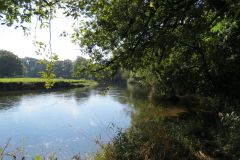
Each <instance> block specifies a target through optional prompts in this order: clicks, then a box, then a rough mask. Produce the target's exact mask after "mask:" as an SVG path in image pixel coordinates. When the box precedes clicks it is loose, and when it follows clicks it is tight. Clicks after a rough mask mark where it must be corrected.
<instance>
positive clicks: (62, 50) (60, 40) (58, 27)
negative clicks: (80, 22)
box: [0, 16, 85, 60]
mask: <svg viewBox="0 0 240 160" xmlns="http://www.w3.org/2000/svg"><path fill="white" fill-rule="evenodd" d="M72 23H73V20H72V19H70V18H65V17H63V16H58V17H57V18H54V19H53V20H52V50H53V52H54V53H57V55H58V57H59V60H64V59H70V60H75V59H76V58H77V56H84V55H83V54H81V51H80V48H79V46H77V45H74V44H73V43H72V42H71V39H70V38H69V37H60V36H59V35H60V34H61V33H62V32H63V31H66V32H68V33H71V31H72V28H71V26H72ZM29 26H30V27H29V29H30V33H31V35H28V36H24V32H23V30H22V29H15V28H14V27H7V26H4V25H0V50H1V49H3V50H8V51H11V52H13V53H14V54H16V55H17V56H19V57H20V58H23V57H33V58H39V59H41V58H43V56H39V55H37V54H36V53H35V51H36V50H37V48H36V47H35V46H34V45H33V40H34V39H35V38H34V36H35V35H36V39H37V40H40V41H43V42H45V43H48V41H49V32H48V29H39V28H37V30H35V26H36V20H33V23H31V24H29ZM35 31H36V32H35ZM35 33H36V34H35ZM84 57H85V56H84Z"/></svg>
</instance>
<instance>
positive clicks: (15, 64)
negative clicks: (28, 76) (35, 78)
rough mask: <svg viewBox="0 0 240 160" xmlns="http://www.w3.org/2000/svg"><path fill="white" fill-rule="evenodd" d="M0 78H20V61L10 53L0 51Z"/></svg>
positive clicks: (21, 67)
mask: <svg viewBox="0 0 240 160" xmlns="http://www.w3.org/2000/svg"><path fill="white" fill-rule="evenodd" d="M0 66H1V67H0V77H16V76H22V74H23V65H22V63H21V60H20V59H19V58H18V57H17V56H16V55H14V54H13V53H12V52H9V51H5V50H0Z"/></svg>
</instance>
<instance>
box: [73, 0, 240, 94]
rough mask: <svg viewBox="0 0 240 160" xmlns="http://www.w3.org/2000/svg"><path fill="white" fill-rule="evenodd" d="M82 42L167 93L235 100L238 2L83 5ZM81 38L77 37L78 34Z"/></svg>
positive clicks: (98, 59)
mask: <svg viewBox="0 0 240 160" xmlns="http://www.w3.org/2000/svg"><path fill="white" fill-rule="evenodd" d="M83 3H84V6H85V7H84V8H83V10H82V12H83V14H85V15H86V16H88V17H89V18H91V20H90V21H89V22H86V23H85V25H83V26H82V29H81V30H80V31H81V36H80V37H79V40H80V41H81V44H82V45H83V46H86V47H87V51H88V52H89V53H91V55H92V56H94V59H95V61H96V62H99V63H101V62H102V59H103V58H104V57H106V55H108V54H110V55H111V58H110V59H109V60H108V61H107V62H106V63H105V64H106V66H113V67H115V66H116V65H117V66H118V67H121V68H124V69H126V70H131V71H133V72H134V73H135V74H136V75H137V76H140V77H142V78H143V79H144V80H145V81H146V82H148V83H150V84H151V85H154V86H156V88H158V89H159V91H161V92H164V93H168V94H196V93H197V94H203V95H210V96H213V95H218V96H231V97H237V96H239V94H238V93H237V92H238V90H239V88H240V81H239V78H240V77H239V76H240V74H239V73H240V72H239V71H240V68H239V65H238V64H239V62H240V58H239V45H238V44H239V25H240V23H239V22H240V21H239V16H240V15H239V7H240V4H239V1H235V0H214V1H207V0H204V1H202V0H201V1H198V0H185V1H181V0H179V1H177V0H171V1H165V0H160V1H152V0H151V1H137V0H136V1H126V0H119V1H105V0H100V1H99V0H96V1H87V0H86V1H83ZM76 34H77V33H76Z"/></svg>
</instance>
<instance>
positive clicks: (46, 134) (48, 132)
mask: <svg viewBox="0 0 240 160" xmlns="http://www.w3.org/2000/svg"><path fill="white" fill-rule="evenodd" d="M149 95H150V94H149V90H145V89H144V88H141V87H140V88H139V87H138V88H137V87H133V86H131V85H130V86H128V87H127V88H126V87H124V88H122V87H111V88H110V89H109V90H108V91H107V92H105V90H104V91H103V88H95V89H88V88H79V89H71V90H62V91H55V92H39V91H38V92H37V91H35V92H23V93H21V92H20V93H16V92H11V93H0V145H1V146H4V144H6V142H7V141H8V140H10V146H9V147H8V148H7V150H8V151H13V150H16V149H20V151H22V150H23V151H24V153H23V154H24V155H27V156H28V157H32V156H33V155H36V154H41V155H46V156H48V155H51V154H53V153H55V154H56V155H57V156H58V157H61V159H69V158H70V157H72V156H73V155H76V154H80V155H81V156H82V157H87V156H88V155H91V154H93V153H95V152H96V151H97V150H98V149H99V145H98V144H96V142H101V143H107V142H109V141H110V140H111V139H112V138H113V137H114V136H116V135H117V133H118V132H119V130H124V129H127V128H128V127H130V126H131V123H133V122H132V121H133V120H134V115H137V114H138V112H142V110H143V109H144V110H145V111H149V112H152V113H154V114H155V113H158V114H161V115H162V116H177V115H178V113H181V112H184V111H185V110H184V108H181V107H178V106H171V105H167V106H166V105H164V104H162V103H161V102H154V103H153V102H152V101H151V100H149ZM145 111H144V112H145ZM150 115H152V114H150ZM18 152H19V151H18Z"/></svg>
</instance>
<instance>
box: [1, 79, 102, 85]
mask: <svg viewBox="0 0 240 160" xmlns="http://www.w3.org/2000/svg"><path fill="white" fill-rule="evenodd" d="M45 81H46V80H45V79H43V78H0V83H11V82H23V83H37V82H45ZM54 82H68V83H82V84H85V85H96V84H97V83H96V82H95V81H92V80H84V79H80V80H76V79H54Z"/></svg>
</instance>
